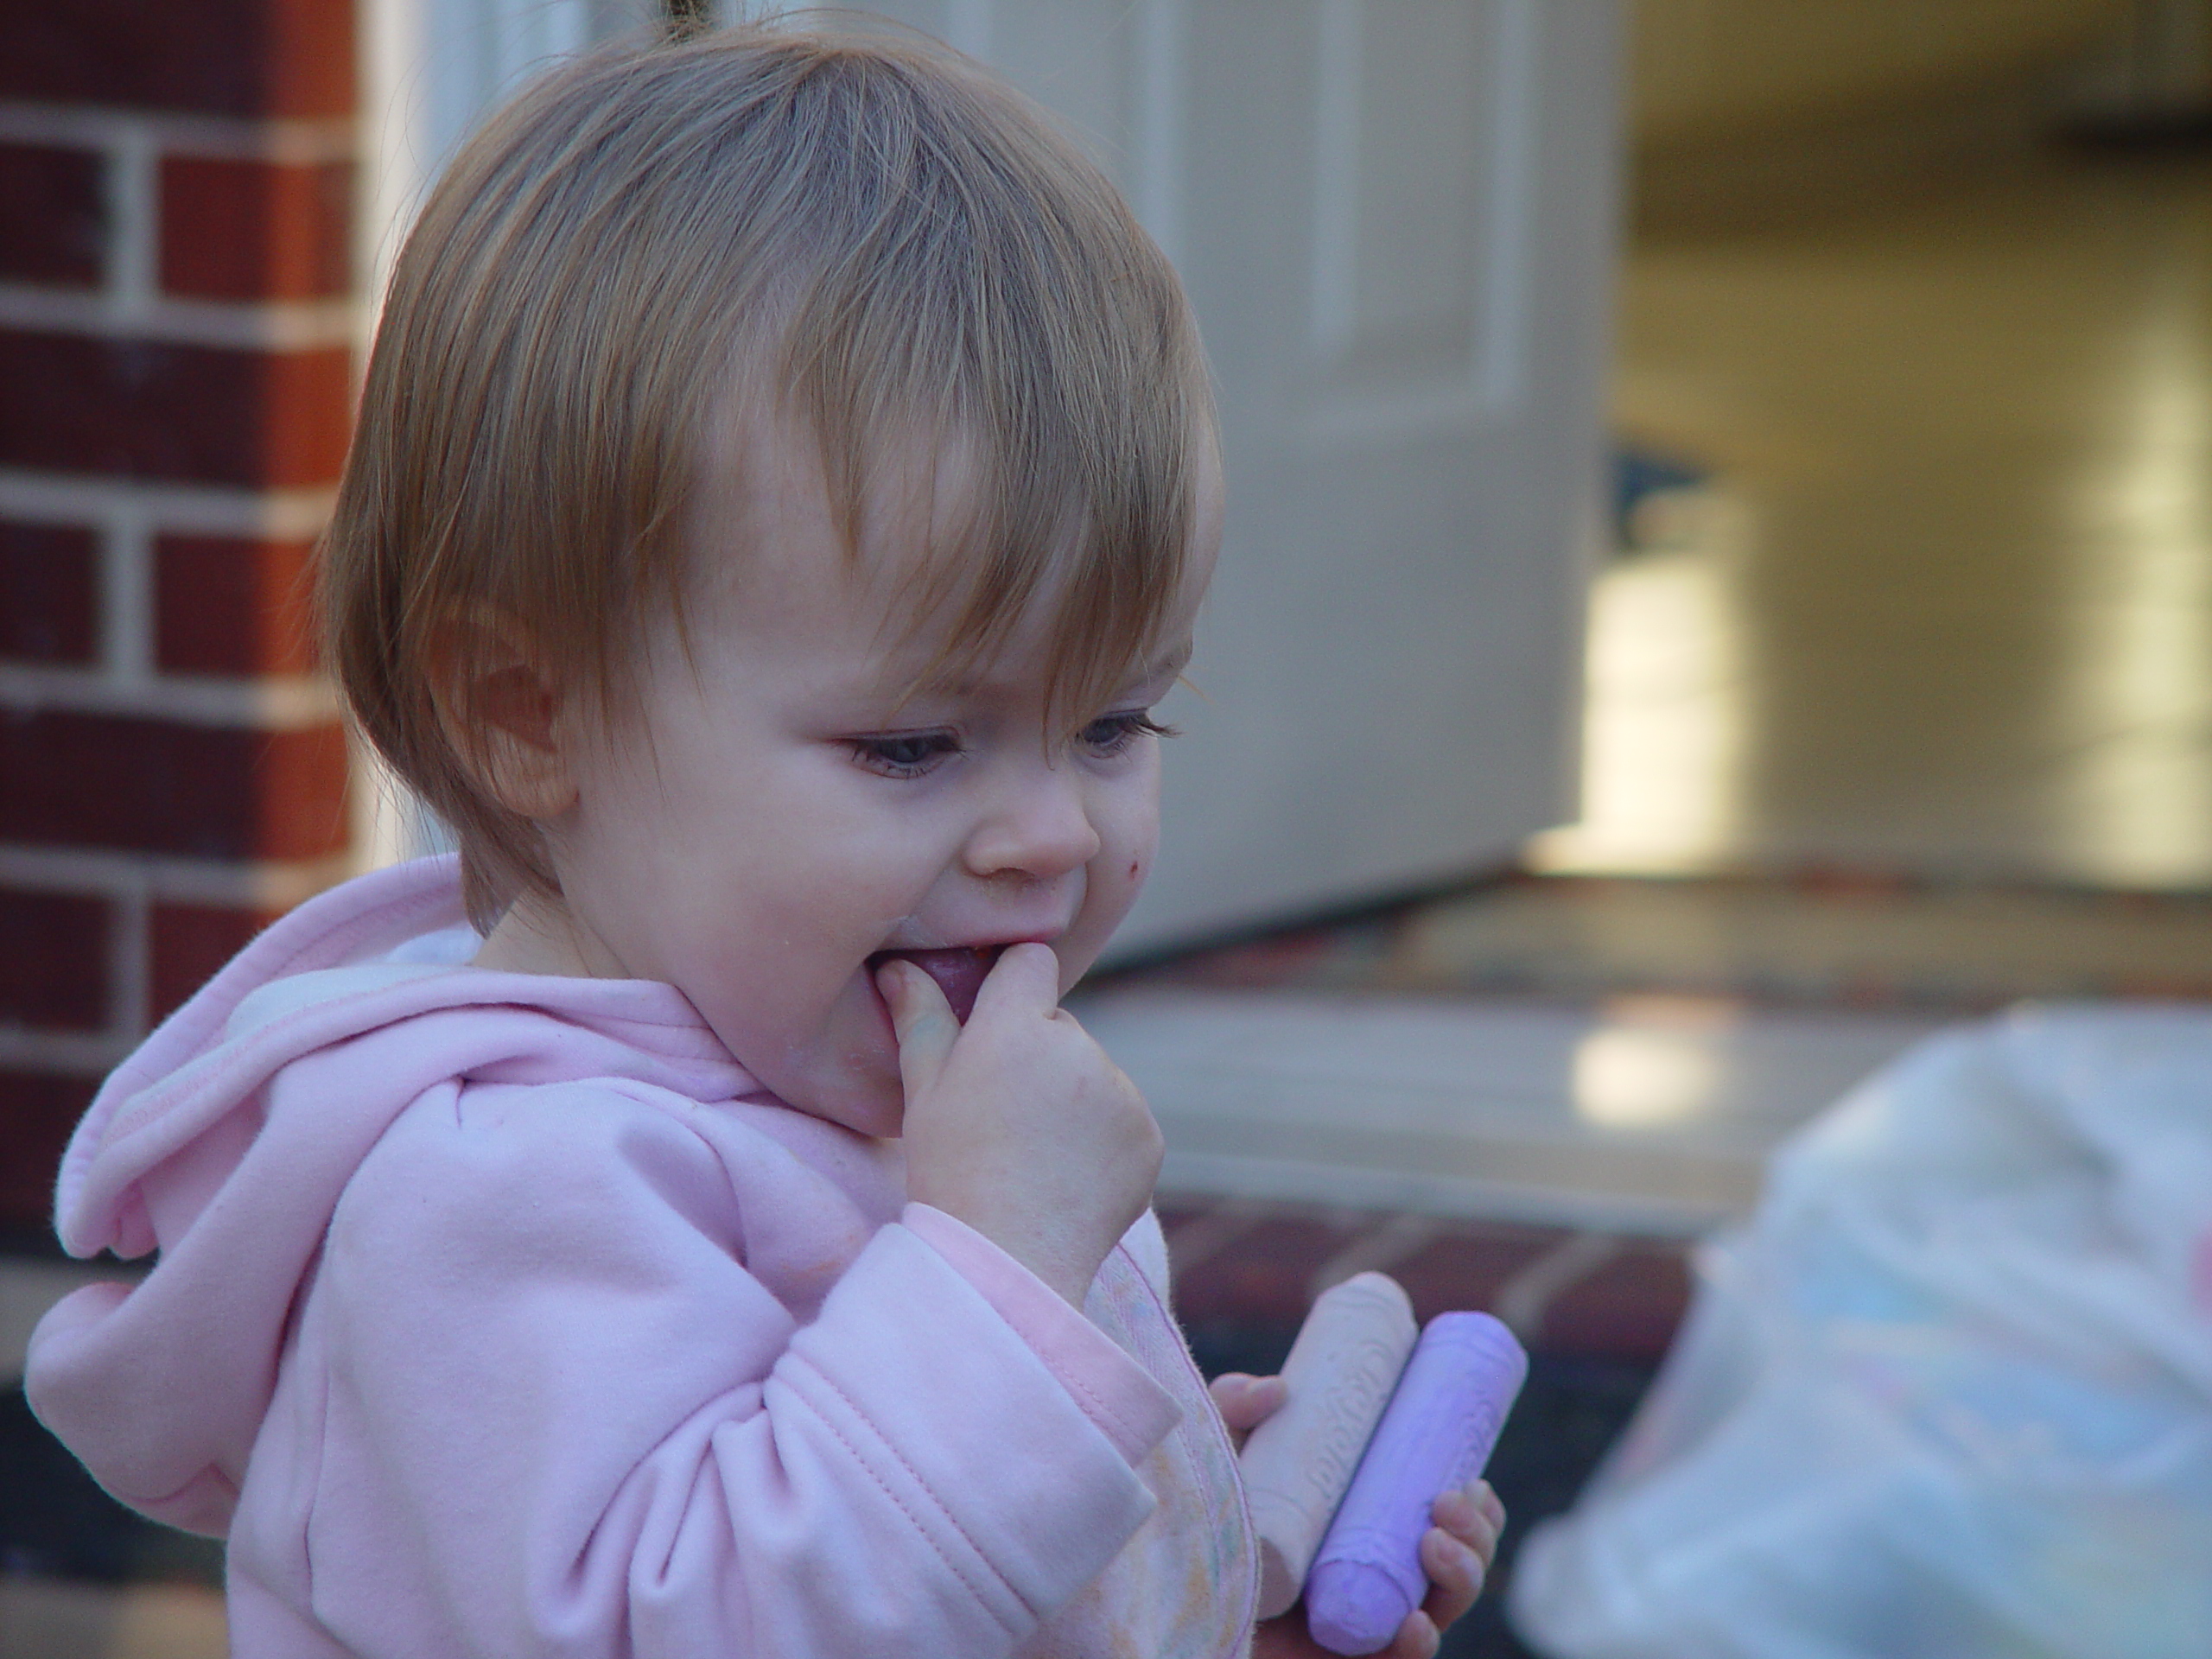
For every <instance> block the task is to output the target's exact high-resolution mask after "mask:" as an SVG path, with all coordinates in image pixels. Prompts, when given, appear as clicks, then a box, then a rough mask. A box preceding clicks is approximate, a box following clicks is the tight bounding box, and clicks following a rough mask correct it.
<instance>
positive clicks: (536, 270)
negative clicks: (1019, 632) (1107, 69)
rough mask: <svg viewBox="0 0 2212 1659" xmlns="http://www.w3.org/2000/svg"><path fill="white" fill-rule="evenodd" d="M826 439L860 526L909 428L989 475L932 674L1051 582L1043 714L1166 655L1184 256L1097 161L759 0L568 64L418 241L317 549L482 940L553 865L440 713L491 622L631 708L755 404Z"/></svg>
mask: <svg viewBox="0 0 2212 1659" xmlns="http://www.w3.org/2000/svg"><path fill="white" fill-rule="evenodd" d="M739 404H744V405H750V406H753V407H758V408H766V409H768V410H772V411H775V412H778V413H779V414H784V415H788V416H791V417H792V418H794V419H796V420H798V422H800V423H802V425H801V426H800V428H799V429H800V430H803V431H804V430H806V429H808V428H810V429H811V431H812V435H814V436H815V438H816V439H817V441H818V442H819V444H820V448H821V454H822V460H823V467H824V472H825V474H826V476H827V478H828V480H829V503H830V506H831V510H832V512H833V513H834V514H835V516H836V518H837V519H838V520H839V522H840V523H841V524H842V527H843V529H844V531H845V532H846V536H847V540H848V542H849V543H852V544H854V545H855V546H857V535H856V532H857V527H858V524H859V521H860V514H861V498H862V495H863V493H864V490H865V486H866V484H867V481H868V477H869V476H870V474H871V472H872V470H873V469H874V467H878V466H880V465H882V464H885V463H886V461H887V460H889V459H892V458H893V457H894V455H895V454H896V453H900V452H902V451H901V446H902V445H903V446H905V449H906V450H907V451H911V448H912V443H913V442H914V440H915V438H916V437H917V436H919V437H920V438H922V439H923V440H924V441H925V442H935V443H937V444H939V445H942V444H944V443H947V442H960V443H961V444H963V446H964V454H965V455H966V456H967V457H968V458H969V459H972V460H973V461H975V462H976V474H977V477H976V483H975V485H974V486H973V490H974V493H973V499H972V503H971V504H970V505H971V508H972V511H971V513H970V515H969V526H970V530H969V533H966V534H963V536H962V537H960V538H959V544H958V545H957V547H946V548H933V549H931V550H930V551H929V556H928V559H927V562H926V563H927V565H928V569H925V571H924V572H923V573H922V577H923V580H922V582H921V584H920V588H921V592H922V596H923V599H924V601H925V603H924V604H923V606H922V610H923V613H925V614H929V615H934V616H936V617H939V618H944V619H949V621H950V626H949V629H948V632H947V633H946V636H945V637H946V639H947V640H948V645H947V647H946V652H945V654H944V660H942V661H940V662H939V663H938V664H936V665H935V666H934V668H933V669H932V671H931V673H932V675H934V674H936V673H939V672H952V671H957V670H958V669H960V668H963V667H965V666H968V665H970V664H972V663H973V662H975V661H976V659H977V658H981V657H982V656H983V655H985V654H987V653H988V651H989V650H990V648H991V646H992V645H994V643H995V641H996V640H998V639H1000V638H1001V637H1002V636H1003V633H1004V631H1005V630H1006V628H1007V626H1008V625H1009V624H1011V623H1012V622H1013V621H1014V620H1016V619H1017V618H1020V617H1021V616H1023V615H1024V614H1026V613H1027V611H1028V610H1029V608H1030V607H1031V606H1032V605H1033V603H1036V602H1039V601H1041V602H1044V603H1046V604H1047V605H1049V607H1051V610H1050V616H1051V622H1050V627H1049V632H1048V636H1047V644H1046V650H1047V652H1048V656H1047V658H1046V660H1048V661H1049V662H1050V663H1052V665H1053V673H1054V677H1055V683H1054V684H1053V685H1052V688H1051V691H1052V705H1053V709H1054V711H1055V714H1056V715H1066V714H1069V713H1073V714H1075V715H1078V716H1079V715H1081V714H1082V713H1083V712H1084V711H1085V710H1088V709H1091V708H1094V707H1095V706H1096V704H1097V703H1098V702H1101V701H1103V699H1104V698H1105V697H1107V696H1110V695H1111V692H1112V690H1113V689H1114V685H1115V683H1116V681H1118V680H1119V679H1120V678H1122V677H1123V676H1124V675H1125V674H1126V673H1128V671H1129V669H1130V668H1131V666H1132V665H1133V664H1135V663H1137V662H1138V661H1140V660H1141V654H1142V653H1143V652H1147V651H1148V650H1150V649H1153V648H1154V646H1155V645H1156V640H1155V635H1156V633H1157V632H1158V630H1159V628H1160V626H1161V625H1162V622H1163V620H1164V619H1165V617H1166V615H1167V614H1168V613H1169V612H1170V611H1171V609H1172V608H1173V604H1174V601H1175V599H1176V596H1177V594H1179V591H1180V589H1181V587H1182V583H1183V572H1184V565H1185V549H1186V546H1187V543H1189V540H1190V537H1191V534H1192V517H1193V503H1192V478H1193V472H1194V467H1195V465H1196V462H1197V459H1198V444H1200V443H1201V442H1205V441H1206V430H1207V427H1208V423H1210V420H1211V408H1210V404H1209V401H1208V391H1207V385H1206V380H1205V371H1204V367H1203V364H1202V361H1201V359H1200V356H1199V352H1198V342H1197V337H1196V334H1195V332H1194V330H1193V328H1192V322H1191V319H1190V315H1189V313H1188V309H1187V307H1186V306H1185V302H1184V298H1183V296H1182V291H1181V289H1180V287H1179V284H1178V283H1177V282H1176V279H1175V277H1174V273H1173V270H1171V269H1170V268H1169V266H1168V264H1167V263H1166V260H1165V259H1164V258H1163V257H1161V255H1160V251H1159V250H1158V249H1157V248H1156V247H1154V245H1153V244H1152V242H1151V241H1150V240H1149V238H1147V237H1146V236H1145V234H1144V232H1142V231H1141V229H1140V228H1139V227H1138V226H1137V225H1136V223H1135V220H1134V219H1132V218H1131V216H1130V214H1129V213H1128V209H1127V208H1126V207H1124V206H1123V205H1122V201H1121V200H1120V198H1119V197H1118V196H1117V195H1116V193H1115V191H1114V188H1113V187H1112V185H1111V184H1110V183H1109V182H1108V181H1107V180H1106V178H1105V177H1104V175H1103V174H1101V173H1100V172H1099V171H1098V169H1097V168H1095V167H1094V166H1092V165H1091V164H1090V162H1087V161H1085V160H1084V159H1083V158H1082V157H1081V156H1079V155H1077V153H1076V151H1075V150H1074V149H1073V148H1072V147H1071V145H1070V144H1069V143H1067V142H1066V141H1065V139H1064V138H1062V137H1060V136H1059V135H1058V134H1057V133H1056V132H1054V131H1053V130H1052V128H1051V126H1050V125H1049V124H1048V122H1047V120H1046V118H1045V117H1044V116H1043V115H1042V113H1041V112H1039V111H1037V110H1036V109H1034V108H1033V107H1032V106H1031V105H1028V104H1027V102H1026V101H1024V100H1023V99H1020V97H1019V96H1017V95H1016V94H1014V93H1013V92H1010V91H1008V90H1007V89H1006V88H1004V87H1002V86H1000V85H998V84H997V83H996V82H995V81H994V80H992V79H989V78H988V77H987V76H986V75H984V74H982V73H980V72H978V71H976V70H975V69H974V68H972V67H969V65H967V64H966V63H965V62H964V61H963V60H958V59H956V58H954V57H952V56H951V55H950V54H947V53H944V52H943V51H940V50H937V49H932V48H928V47H926V46H925V45H923V44H921V43H919V42H909V41H903V40H895V39H892V38H888V37H886V36H882V35H838V34H824V33H819V32H808V33H798V32H790V31H786V30H782V29H772V28H757V27H756V28H750V29H738V30H731V31H728V32H725V33H721V34H718V35H709V36H706V37H703V38H700V39H696V40H692V41H688V42H684V43H681V44H675V45H669V46H664V47H661V48H657V49H652V50H645V51H639V50H629V51H624V52H620V53H611V54H598V55H594V56H592V57H589V58H586V59H583V60H579V61H576V62H575V63H573V64H571V65H569V66H568V67H564V68H563V69H561V70H559V71H557V72H556V73H554V74H552V75H551V76H550V77H548V78H547V79H544V80H543V81H542V82H540V83H539V84H537V86H534V87H532V88H531V90H529V91H528V92H525V93H524V94H523V96H522V97H520V98H519V99H517V100H516V101H515V102H514V103H513V104H512V105H509V106H508V107H507V108H506V109H505V110H504V111H502V112H501V113H500V114H499V115H498V116H497V117H495V118H493V121H492V122H491V123H490V124H489V125H488V126H486V128H485V130H483V131H482V132H481V133H480V134H479V135H478V136H477V137H475V138H474V140H472V141H471V142H470V143H469V144H468V145H467V147H466V148H465V149H463V150H462V152H461V155H460V156H459V157H458V158H457V159H456V160H455V162H454V164H453V166H452V168H450V169H449V170H448V173H447V174H446V175H445V177H444V179H443V181H442V182H441V183H440V185H439V186H438V188H437V189H436V191H435V193H434V194H432V195H431V197H430V199H429V203H428V204H427V206H426V207H424V209H423V214H422V218H421V219H420V221H419V222H418V224H417V225H416V228H415V230H414V232H413V233H412V234H411V235H410V237H409V238H408V241H407V245H406V247H405V249H404V251H403V252H402V253H401V255H400V257H399V261H398V265H397V270H395V272H394V274H393V277H392V282H391V291H390V294H389V296H388V298H387V300H386V302H385V313H384V321H383V324H382V327H381V328H380V330H379V332H378V338H377V343H376V348H375V351H374V353H373V354H372V358H371V359H370V363H369V369H368V375H367V380H366V385H365V389H364V391H363V395H362V401H361V411H360V420H359V431H358V434H357V435H356V437H355V440H354V443H353V451H352V454H350V455H349V456H348V458H347V461H346V474H345V479H344V481H343V483H342V484H341V486H340V491H339V497H338V505H337V510H336V513H335V516H334V518H333V520H332V523H331V525H330V528H329V530H328V531H327V534H326V536H325V538H324V544H323V552H322V561H321V576H320V582H321V587H320V597H321V611H322V615H323V619H324V629H325V636H326V639H327V647H328V650H329V653H330V656H331V658H332V661H333V662H334V665H335V667H336V670H337V672H338V675H339V677H340V680H341V682H342V683H343V686H344V689H345V691H346V697H347V699H348V701H349V702H350V703H351V705H352V707H353V711H354V713H355V715H356V716H357V718H358V719H359V722H360V724H361V726H362V728H364V729H365V733H366V734H367V736H368V738H369V739H370V741H372V742H373V743H374V744H375V746H376V747H377V749H378V751H379V752H380V753H382V754H383V756H384V757H385V760H387V761H388V762H389V763H390V764H391V766H392V767H393V769H394V770H395V771H396V772H397V773H398V775H399V776H400V777H401V778H402V779H404V780H405V781H406V782H407V783H408V784H410V785H412V786H413V787H414V788H415V789H416V791H419V792H420V793H421V795H422V796H423V798H425V799H426V800H427V801H428V802H429V804H430V805H431V806H432V807H433V808H435V810H437V811H438V813H439V814H440V815H441V816H442V817H444V818H445V819H446V821H447V822H448V823H450V824H451V825H452V826H453V828H454V831H455V832H456V834H457V836H459V839H460V842H461V850H462V861H463V885H464V891H465V893H466V894H467V901H468V906H469V912H470V915H471V916H472V918H474V920H475V921H476V923H477V925H478V926H480V927H482V928H488V927H489V926H490V925H492V923H493V920H494V919H495V918H496V917H497V916H498V914H499V912H500V910H501V909H502V908H504V906H505V904H506V903H507V902H508V901H509V900H510V899H512V897H513V896H514V895H515V894H516V893H518V892H519V891H521V890H523V889H524V888H525V887H535V888H537V889H538V890H540V891H543V892H547V893H552V892H556V891H557V884H556V880H555V878H554V875H553V872H552V870H551V868H550V866H549V864H548V861H547V859H546V856H545V852H544V849H543V844H542V842H541V840H540V837H539V836H538V834H537V829H536V827H535V826H534V825H533V824H532V823H531V821H530V820H528V819H527V818H524V817H521V816H520V815H518V814H517V813H515V812H513V811H511V810H507V809H506V808H505V807H504V806H502V805H501V804H499V802H498V801H497V800H496V799H494V798H493V797H492V795H491V794H490V793H489V792H488V791H487V790H486V787H485V786H484V785H483V781H482V779H481V776H480V756H478V755H476V754H474V753H470V750H471V747H472V746H471V743H470V740H469V738H468V736H467V733H466V731H465V730H463V731H460V732H455V731H452V730H448V728H447V726H446V724H445V723H444V722H442V721H441V720H440V718H439V715H438V707H437V701H436V697H435V696H434V694H433V686H434V683H435V680H436V677H437V675H438V673H439V672H440V670H439V666H438V664H437V660H436V658H437V653H438V652H440V651H442V650H445V649H448V648H449V642H450V639H452V638H453V637H454V634H453V629H454V623H455V621H456V620H458V619H466V618H468V617H471V616H474V615H480V614H484V613H492V614H495V615H497V616H499V617H500V618H502V619H503V620H505V621H506V622H509V623H511V624H512V625H513V626H517V627H519V629H520V630H521V631H522V632H523V633H524V636H525V637H526V638H527V639H529V641H530V642H531V645H532V647H533V648H534V649H535V651H536V652H537V654H538V656H539V658H540V660H542V661H543V663H544V664H546V665H547V666H548V668H549V670H550V671H551V672H552V673H553V674H554V675H555V676H556V679H558V680H559V681H560V682H561V683H563V684H568V685H572V686H575V687H577V688H580V689H582V690H584V691H586V692H588V694H589V695H591V696H594V697H596V698H597V699H598V700H599V702H600V705H601V708H602V709H608V710H613V709H619V708H620V706H621V705H622V704H623V703H624V702H625V700H626V697H627V696H628V694H629V692H630V690H631V689H632V682H631V678H630V675H631V669H632V664H633V661H634V655H635V651H636V647H637V645H638V642H639V639H640V638H641V629H642V627H643V626H644V625H645V624H646V623H647V622H648V621H650V620H652V618H653V617H654V616H655V615H657V614H665V613H667V612H669V611H671V610H673V611H674V612H675V613H676V614H677V618H678V620H679V621H680V620H681V616H682V611H681V606H682V603H683V578H684V575H685V571H684V569H683V561H684V541H685V538H684V536H683V531H684V529H685V525H686V521H687V518H688V516H689V513H688V509H689V506H690V502H691V500H692V499H693V492H694V490H695V488H696V485H697V483H698V480H699V474H700V471H701V468H702V463H703V462H704V461H706V459H707V452H708V448H709V442H710V440H711V437H712V435H714V434H715V432H716V431H718V430H722V429H726V427H727V421H728V415H729V413H730V411H731V410H732V408H733V407H734V406H735V405H739Z"/></svg>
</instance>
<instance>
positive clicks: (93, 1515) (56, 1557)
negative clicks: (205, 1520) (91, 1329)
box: [0, 1380, 223, 1589]
mask: <svg viewBox="0 0 2212 1659" xmlns="http://www.w3.org/2000/svg"><path fill="white" fill-rule="evenodd" d="M0 1575H4V1576H9V1577H16V1578H45V1579H89V1580H96V1581H98V1582H100V1583H105V1584H121V1583H144V1582H147V1581H149V1580H154V1581H163V1582H170V1583H175V1582H179V1581H181V1582H185V1583H191V1584H204V1585H207V1586H212V1587H214V1588H217V1589H219V1588H220V1587H221V1586H222V1582H223V1546H222V1545H221V1543H219V1541H216V1540H215V1539H213V1538H202V1537H200V1536H199V1535H196V1534H194V1533H188V1532H179V1531H177V1530H176V1529H175V1528H174V1527H165V1526H162V1525H161V1524H160V1523H159V1522H154V1521H149V1520H147V1519H146V1518H145V1517H144V1516H141V1515H137V1514H134V1513H133V1512H132V1511H130V1510H126V1509H125V1508H124V1507H123V1505H122V1504H120V1503H117V1502H116V1501H115V1500H114V1499H113V1498H111V1497H109V1496H108V1495H107V1494H106V1493H105V1492H104V1491H101V1490H100V1489H99V1486H98V1485H97V1484H94V1482H93V1480H92V1477H91V1476H90V1475H88V1474H86V1472H85V1469H84V1465H81V1464H79V1462H78V1461H77V1459H74V1458H73V1457H71V1456H70V1455H69V1453H68V1452H67V1451H66V1450H65V1449H64V1448H63V1447H62V1445H61V1443H60V1441H59V1440H55V1439H54V1436H52V1435H51V1434H49V1433H47V1432H46V1430H45V1429H44V1428H42V1427H40V1425H39V1421H38V1420H37V1419H36V1418H35V1417H34V1416H32V1415H31V1408H30V1405H29V1402H27V1401H26V1400H25V1399H24V1398H23V1388H22V1382H21V1381H20V1380H18V1381H16V1382H14V1383H10V1385H9V1386H8V1389H7V1391H6V1392H5V1393H4V1394H0Z"/></svg>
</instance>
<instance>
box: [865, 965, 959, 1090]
mask: <svg viewBox="0 0 2212 1659" xmlns="http://www.w3.org/2000/svg"><path fill="white" fill-rule="evenodd" d="M875 983H876V988H877V989H879V990H880V991H881V992H882V993H883V1001H884V1003H885V1005H886V1006H887V1007H889V1008H890V1010H891V1029H892V1030H893V1032H895V1033H897V1034H898V1038H899V1082H900V1083H901V1084H904V1085H905V1087H906V1101H907V1103H908V1104H909V1105H911V1104H912V1103H913V1101H914V1098H915V1096H918V1095H919V1094H921V1093H922V1092H923V1090H926V1089H927V1088H928V1087H929V1086H930V1084H932V1083H934V1082H935V1081H936V1080H937V1074H938V1072H939V1071H943V1070H944V1060H945V1056H946V1055H948V1054H950V1053H951V1052H952V1046H953V1044H954V1043H956V1042H957V1041H958V1040H959V1039H960V1021H959V1020H956V1019H954V1018H953V1015H952V1005H951V1004H950V1002H948V1001H945V1000H944V991H943V990H941V989H940V988H938V982H937V981H935V980H934V979H931V977H930V976H928V975H927V974H925V973H924V972H923V971H922V970H921V969H918V968H917V967H915V966H914V964H913V963H911V962H900V961H898V960H896V959H895V958H894V959H893V960H892V961H890V962H887V963H884V964H883V966H882V967H880V968H879V969H876V970H875Z"/></svg>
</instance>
